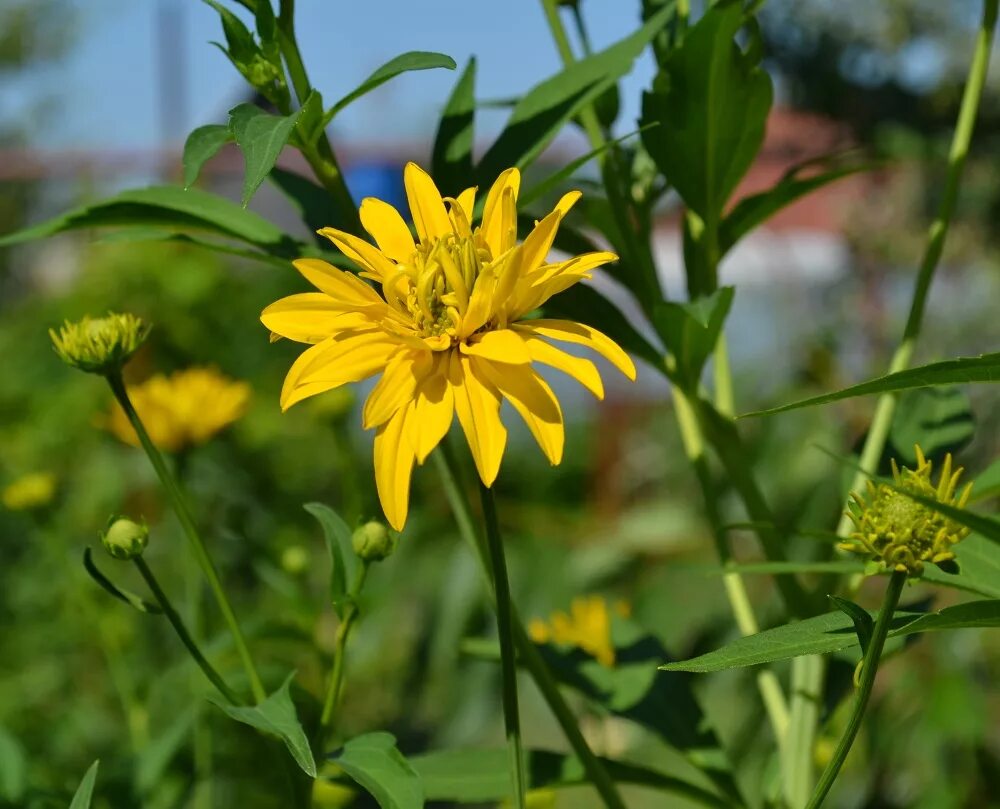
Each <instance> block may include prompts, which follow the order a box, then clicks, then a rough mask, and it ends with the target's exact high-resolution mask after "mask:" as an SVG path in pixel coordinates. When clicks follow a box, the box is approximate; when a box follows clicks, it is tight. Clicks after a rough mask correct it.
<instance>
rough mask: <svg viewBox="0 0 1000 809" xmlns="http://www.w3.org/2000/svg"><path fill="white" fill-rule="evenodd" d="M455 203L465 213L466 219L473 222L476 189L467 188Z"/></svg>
mask: <svg viewBox="0 0 1000 809" xmlns="http://www.w3.org/2000/svg"><path fill="white" fill-rule="evenodd" d="M455 201H456V202H457V203H458V207H460V208H461V209H462V210H463V211H465V218H466V219H467V220H468V221H469V222H472V212H473V211H474V210H475V208H476V187H475V186H473V187H472V188H466V189H465V190H464V191H463V192H462V193H461V194H459V195H458V198H457V199H456V200H455Z"/></svg>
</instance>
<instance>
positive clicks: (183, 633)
mask: <svg viewBox="0 0 1000 809" xmlns="http://www.w3.org/2000/svg"><path fill="white" fill-rule="evenodd" d="M132 561H133V562H134V563H135V566H136V567H137V568H138V569H139V573H140V574H141V575H142V578H143V579H145V581H146V584H147V585H148V586H149V589H150V591H152V593H153V597H154V598H155V599H156V603H157V604H159V605H160V608H161V609H162V610H163V614H164V615H165V616H166V618H167V620H168V621H170V625H171V626H172V627H173V628H174V631H175V632H176V633H177V637H178V638H180V639H181V643H183V644H184V646H185V648H186V649H187V650H188V653H189V654H190V655H191V657H192V658H193V659H194V662H195V663H197V664H198V667H199V668H200V669H201V670H202V671H203V672H205V676H206V677H208V679H209V681H211V683H212V685H214V686H215V687H216V688H217V689H218V690H219V693H220V694H222V696H224V697H225V698H226V700H228V701H229V702H230V703H231V704H233V705H242V704H243V700H241V699H240V698H239V696H238V695H237V694H236V692H235V691H233V690H232V689H231V688H230V687H229V686H228V685H226V681H225V680H223V679H222V675H221V674H219V672H217V671H216V670H215V668H214V667H213V666H212V664H211V663H209V662H208V660H207V659H206V658H205V655H203V654H202V653H201V649H199V648H198V644H197V643H195V642H194V638H192V637H191V633H190V632H188V630H187V627H186V626H184V621H183V620H181V616H180V615H178V614H177V610H175V609H174V607H173V604H171V603H170V599H169V598H167V594H166V593H165V592H163V588H162V587H160V583H159V582H158V581H157V580H156V577H155V576H154V575H153V571H152V570H150V568H149V565H147V564H146V560H145V559H143V558H142V557H141V556H136V557H133V559H132Z"/></svg>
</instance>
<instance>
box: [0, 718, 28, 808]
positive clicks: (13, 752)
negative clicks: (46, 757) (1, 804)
mask: <svg viewBox="0 0 1000 809" xmlns="http://www.w3.org/2000/svg"><path fill="white" fill-rule="evenodd" d="M27 773H28V756H27V754H26V753H25V751H24V747H23V745H22V744H21V742H20V741H19V740H18V739H17V737H16V736H14V734H13V733H11V732H10V731H9V730H7V728H5V727H4V726H3V725H0V801H6V802H9V803H11V804H20V802H21V797H22V796H23V795H24V791H25V788H26V787H27V785H28V779H27Z"/></svg>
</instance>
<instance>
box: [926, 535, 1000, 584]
mask: <svg viewBox="0 0 1000 809" xmlns="http://www.w3.org/2000/svg"><path fill="white" fill-rule="evenodd" d="M955 556H956V558H957V561H958V568H959V572H958V573H945V572H944V571H943V570H940V569H938V567H937V566H936V565H925V566H924V572H923V575H922V576H921V578H922V579H923V580H924V581H927V582H932V583H933V584H938V585H943V586H945V587H951V588H953V589H956V590H965V591H967V592H970V593H977V594H979V595H983V596H986V597H987V598H1000V543H998V542H991V541H990V540H988V539H986V538H985V537H983V536H980V535H979V534H971V535H970V536H968V537H966V538H965V539H963V540H962V541H961V542H960V543H958V545H956V546H955Z"/></svg>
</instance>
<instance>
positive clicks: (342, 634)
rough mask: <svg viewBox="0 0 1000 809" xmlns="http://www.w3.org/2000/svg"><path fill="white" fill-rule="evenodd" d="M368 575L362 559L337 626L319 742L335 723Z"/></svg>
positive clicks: (365, 564) (366, 564)
mask: <svg viewBox="0 0 1000 809" xmlns="http://www.w3.org/2000/svg"><path fill="white" fill-rule="evenodd" d="M367 575H368V562H366V561H364V560H361V563H360V564H359V565H358V571H357V574H356V575H355V578H354V585H353V586H352V588H351V592H350V598H349V601H348V604H347V607H346V608H345V610H344V618H343V620H342V621H341V622H340V626H339V627H338V628H337V639H336V644H335V648H334V657H333V670H332V671H331V672H330V682H329V684H328V685H327V689H326V699H325V700H324V701H323V713H322V715H321V716H320V720H319V737H318V739H319V743H320V746H322V744H323V743H324V742H325V740H326V737H327V735H328V734H329V732H330V726H331V724H332V723H333V716H334V712H335V711H336V709H337V705H338V703H339V702H340V693H341V691H342V690H343V686H344V662H345V660H346V658H347V641H348V638H349V637H350V635H351V629H353V627H354V624H355V622H356V621H357V619H358V613H359V610H358V604H357V599H358V596H359V595H360V594H361V590H362V588H363V587H364V586H365V578H366V577H367Z"/></svg>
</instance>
